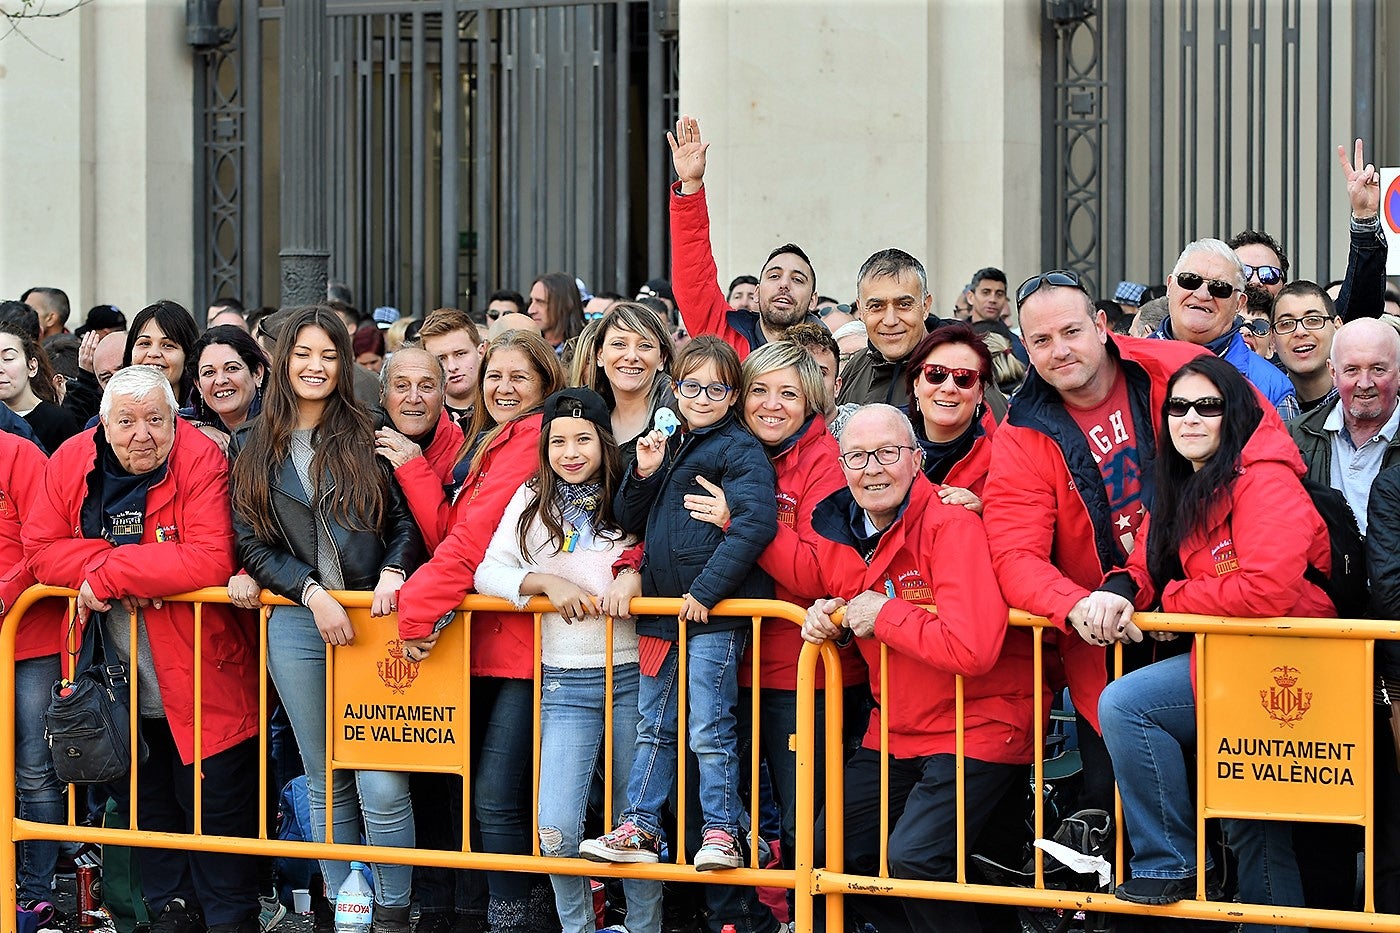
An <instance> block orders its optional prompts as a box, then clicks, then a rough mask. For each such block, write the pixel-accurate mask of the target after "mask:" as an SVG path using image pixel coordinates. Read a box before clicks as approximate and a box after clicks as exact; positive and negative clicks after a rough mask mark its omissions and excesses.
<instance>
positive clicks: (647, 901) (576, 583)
mask: <svg viewBox="0 0 1400 933" xmlns="http://www.w3.org/2000/svg"><path fill="white" fill-rule="evenodd" d="M622 471H623V467H622V459H621V457H620V455H619V452H618V448H617V444H616V443H615V442H614V441H613V436H612V429H611V419H610V417H609V413H608V409H607V406H606V405H605V404H604V402H603V399H602V398H601V397H600V396H599V395H598V394H597V393H596V392H593V391H592V390H590V389H583V388H576V389H564V390H562V391H560V392H556V393H555V394H554V395H551V396H550V397H549V398H548V399H547V400H545V403H544V424H543V429H542V430H541V433H540V444H539V475H538V476H537V477H536V478H535V479H533V480H531V481H530V482H529V483H527V484H526V485H524V486H522V487H521V488H520V490H519V491H517V492H516V494H515V496H514V497H513V498H512V499H511V501H510V504H509V505H508V506H506V511H505V514H504V515H503V516H502V518H501V523H500V525H498V526H497V528H496V533H495V535H494V536H492V538H491V544H490V546H489V547H487V549H486V556H485V557H484V558H483V559H482V561H481V566H480V567H478V568H477V571H476V586H477V591H478V592H480V593H482V594H485V595H488V596H500V597H503V598H505V599H510V600H513V601H514V602H515V603H516V605H518V606H524V604H525V602H526V601H527V600H528V599H529V598H530V597H531V596H535V595H539V594H543V595H545V596H548V597H549V600H550V602H551V603H553V604H554V606H555V607H556V608H557V609H558V611H557V612H551V613H549V614H547V615H545V616H544V618H543V620H542V630H541V642H540V654H541V660H542V664H543V681H542V683H543V689H542V691H541V693H540V785H539V826H540V831H539V832H540V853H541V854H542V855H546V856H562V857H565V858H569V857H577V856H578V846H579V840H580V839H581V838H582V836H583V822H584V817H585V815H586V814H587V811H588V801H589V789H590V787H591V786H592V783H593V775H594V772H595V770H597V769H599V767H600V765H601V763H602V761H603V749H604V737H605V734H606V729H607V725H606V724H607V722H608V720H609V719H611V721H612V758H611V762H610V764H611V779H612V783H611V787H612V806H613V812H612V813H611V814H610V818H611V819H613V820H616V819H617V818H618V817H619V816H620V815H621V812H622V809H623V808H624V807H625V806H626V805H627V777H628V774H629V773H630V772H631V769H632V757H633V747H634V745H635V741H636V735H637V680H638V672H637V632H636V628H635V627H634V626H633V625H632V624H630V622H624V621H623V620H617V621H616V622H615V623H614V625H613V627H612V644H611V650H609V645H608V626H607V624H606V622H605V621H604V618H603V616H602V614H601V613H600V611H599V599H598V597H599V596H600V595H601V594H602V593H603V592H605V591H606V590H607V588H608V587H609V586H610V585H611V584H612V579H613V575H612V566H613V563H614V562H615V561H616V560H617V559H618V558H619V557H620V556H621V554H622V551H623V550H624V549H625V548H626V547H627V546H629V545H631V544H632V543H634V541H635V539H634V538H632V537H631V536H629V535H626V534H624V533H623V531H622V528H621V527H620V526H619V525H618V523H617V520H616V518H614V516H613V503H612V497H613V494H614V493H615V492H616V491H617V487H618V484H619V483H620V482H621V481H622ZM609 667H611V668H612V690H611V693H609V692H608V684H607V669H608V668H609ZM550 881H551V882H552V884H553V885H554V903H555V907H556V908H557V909H558V912H559V919H560V920H561V921H562V922H563V925H564V931H565V933H592V930H593V929H594V915H593V904H592V896H591V892H590V891H589V886H588V880H587V879H586V878H584V877H582V876H578V875H551V876H550ZM624 886H625V887H626V888H627V889H628V897H627V903H628V905H629V910H628V915H627V923H628V928H629V929H631V930H635V931H638V933H645V931H648V930H653V929H655V928H656V927H657V925H658V924H659V922H660V916H659V915H656V916H648V911H650V912H652V913H654V909H655V907H656V906H658V903H659V898H658V895H659V888H660V886H659V885H658V884H656V883H655V882H646V881H640V880H635V879H633V880H627V881H624Z"/></svg>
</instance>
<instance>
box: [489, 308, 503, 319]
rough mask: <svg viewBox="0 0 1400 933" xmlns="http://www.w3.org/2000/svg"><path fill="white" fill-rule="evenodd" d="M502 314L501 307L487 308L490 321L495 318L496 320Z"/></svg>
mask: <svg viewBox="0 0 1400 933" xmlns="http://www.w3.org/2000/svg"><path fill="white" fill-rule="evenodd" d="M500 316H501V309H500V308H487V309H486V320H488V321H494V320H496V319H497V318H499V317H500Z"/></svg>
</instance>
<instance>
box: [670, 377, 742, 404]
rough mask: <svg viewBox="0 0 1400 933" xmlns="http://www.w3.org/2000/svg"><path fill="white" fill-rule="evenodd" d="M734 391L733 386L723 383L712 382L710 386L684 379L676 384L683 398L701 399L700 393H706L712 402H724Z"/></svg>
mask: <svg viewBox="0 0 1400 933" xmlns="http://www.w3.org/2000/svg"><path fill="white" fill-rule="evenodd" d="M733 391H734V388H733V386H727V385H725V384H724V383H722V382H712V383H710V384H709V385H701V384H700V383H698V382H696V381H695V380H694V379H682V380H681V381H680V382H678V383H676V392H677V393H679V394H680V395H681V396H682V397H684V398H699V397H700V393H701V392H704V393H705V396H706V397H707V398H709V400H710V401H712V402H722V401H724V400H725V398H726V397H727V396H728V395H729V393H730V392H733Z"/></svg>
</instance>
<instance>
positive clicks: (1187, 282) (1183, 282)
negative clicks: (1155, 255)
mask: <svg viewBox="0 0 1400 933" xmlns="http://www.w3.org/2000/svg"><path fill="white" fill-rule="evenodd" d="M1202 283H1204V284H1205V286H1206V291H1208V292H1210V296H1211V297H1212V298H1219V299H1221V300H1224V299H1226V298H1229V297H1230V296H1231V295H1233V294H1234V293H1235V292H1237V291H1239V289H1237V288H1235V286H1234V285H1232V284H1230V283H1229V282H1222V281H1221V280H1220V279H1208V278H1206V277H1205V276H1203V275H1197V274H1196V273H1194V272H1178V273H1177V274H1176V284H1178V285H1180V286H1181V287H1182V288H1184V289H1186V290H1187V291H1188V292H1194V291H1195V290H1196V289H1198V288H1200V287H1201V284H1202Z"/></svg>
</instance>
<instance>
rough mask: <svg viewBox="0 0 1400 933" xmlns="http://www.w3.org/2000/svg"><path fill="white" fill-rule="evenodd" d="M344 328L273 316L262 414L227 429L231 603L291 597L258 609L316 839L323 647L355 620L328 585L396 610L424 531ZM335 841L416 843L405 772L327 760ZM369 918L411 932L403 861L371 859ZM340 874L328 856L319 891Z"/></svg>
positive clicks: (309, 315)
mask: <svg viewBox="0 0 1400 933" xmlns="http://www.w3.org/2000/svg"><path fill="white" fill-rule="evenodd" d="M353 360H354V356H353V354H352V352H351V348H350V339H349V335H348V334H347V333H346V331H345V326H344V325H343V324H342V323H341V322H340V319H339V318H338V317H336V315H335V313H334V312H333V311H331V310H330V309H329V308H325V307H319V306H318V307H310V308H303V309H301V310H300V311H298V312H296V313H294V314H293V315H292V316H291V318H290V319H289V320H288V321H287V323H286V326H285V327H284V328H283V331H282V337H281V339H280V340H278V342H277V349H276V352H275V354H274V356H273V360H272V368H271V378H270V380H269V381H268V385H267V391H266V393H265V395H264V398H263V410H262V414H261V415H260V416H259V417H258V418H255V419H253V421H251V422H250V423H248V424H245V425H244V426H243V427H241V428H239V429H238V430H237V431H236V432H235V433H234V438H233V442H232V444H231V447H230V457H231V458H232V459H233V470H232V482H231V486H232V498H233V515H234V529H235V532H236V533H237V537H238V557H239V560H240V562H241V563H242V565H243V566H244V567H245V568H246V569H247V570H248V573H249V574H251V580H250V579H249V578H248V576H246V575H240V576H236V577H234V578H233V580H232V581H230V585H229V593H230V596H231V597H232V598H233V601H234V602H235V603H236V604H238V605H244V606H248V607H250V608H251V607H254V606H256V604H257V591H258V587H259V586H262V587H266V588H267V589H270V590H272V591H273V592H274V593H276V594H277V595H279V596H283V597H286V598H287V599H290V600H292V601H293V602H295V603H296V604H297V605H293V606H278V607H277V608H275V609H273V610H272V614H271V616H270V617H269V618H268V668H269V672H270V673H271V675H272V681H273V683H274V684H276V685H277V688H278V693H279V695H280V696H281V699H282V704H283V706H284V707H285V708H286V711H287V715H288V717H289V718H290V719H291V722H292V732H293V734H294V735H295V736H296V740H297V745H298V746H299V747H300V749H301V756H302V762H303V763H304V764H305V766H306V777H307V791H308V796H309V797H310V802H311V829H312V836H313V838H314V840H315V841H317V842H323V841H325V832H326V818H325V807H326V788H325V786H324V785H325V773H326V758H325V756H326V753H327V749H326V747H325V737H326V706H325V703H326V651H327V646H329V645H346V644H349V643H350V642H351V641H353V640H354V638H355V629H354V626H353V625H352V623H351V622H350V619H349V617H348V616H347V615H346V612H345V610H344V608H342V607H341V605H340V604H339V603H338V602H336V601H335V600H334V599H333V598H332V597H331V596H330V594H329V593H328V592H327V591H328V590H373V591H374V599H373V603H372V606H371V609H370V612H371V614H372V615H375V616H385V615H388V614H390V613H391V612H393V611H394V609H395V606H396V600H397V596H398V590H399V587H401V586H402V585H403V581H404V578H405V577H406V576H407V574H408V573H410V572H411V571H412V570H413V569H414V568H415V567H416V566H417V564H418V562H419V560H421V558H422V539H421V538H420V536H419V534H418V530H417V528H416V526H415V525H414V522H413V517H412V516H411V515H410V514H409V512H408V509H407V506H406V505H405V503H404V500H403V496H402V494H401V493H400V492H399V489H398V487H397V484H395V483H394V481H393V477H392V474H391V473H390V471H389V468H388V466H387V464H385V463H384V462H383V461H382V460H380V459H378V458H377V457H376V456H375V453H374V430H375V423H374V419H372V418H371V417H370V415H369V414H368V413H367V412H366V411H365V410H364V409H363V408H361V407H360V406H359V405H358V404H357V403H356V401H355V388H354V379H353V376H352V374H351V367H352V363H353ZM330 792H331V795H332V798H333V802H334V820H335V826H334V841H335V842H345V843H356V842H359V841H360V833H361V824H362V822H363V829H364V834H365V836H366V837H367V838H368V839H369V842H370V844H371V845H388V846H399V847H408V848H412V847H413V845H414V826H413V812H412V809H411V808H410V806H409V799H408V775H407V774H406V773H402V772H390V771H336V772H335V774H334V785H333V787H332V788H331V791H330ZM373 870H374V881H375V885H374V888H375V904H374V915H373V929H374V930H376V931H377V933H378V931H382V933H407V931H408V929H409V905H410V879H411V877H412V871H413V870H412V868H411V867H410V866H406V865H388V864H378V863H376V864H375V865H374V866H373ZM348 873H349V865H348V863H346V862H336V861H330V860H324V861H322V862H321V874H322V877H323V878H324V879H325V882H326V894H327V896H328V897H329V898H332V899H333V898H334V897H335V895H336V893H337V892H338V891H339V890H340V885H341V883H342V882H343V881H344V880H345V877H346V875H347V874H348Z"/></svg>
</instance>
